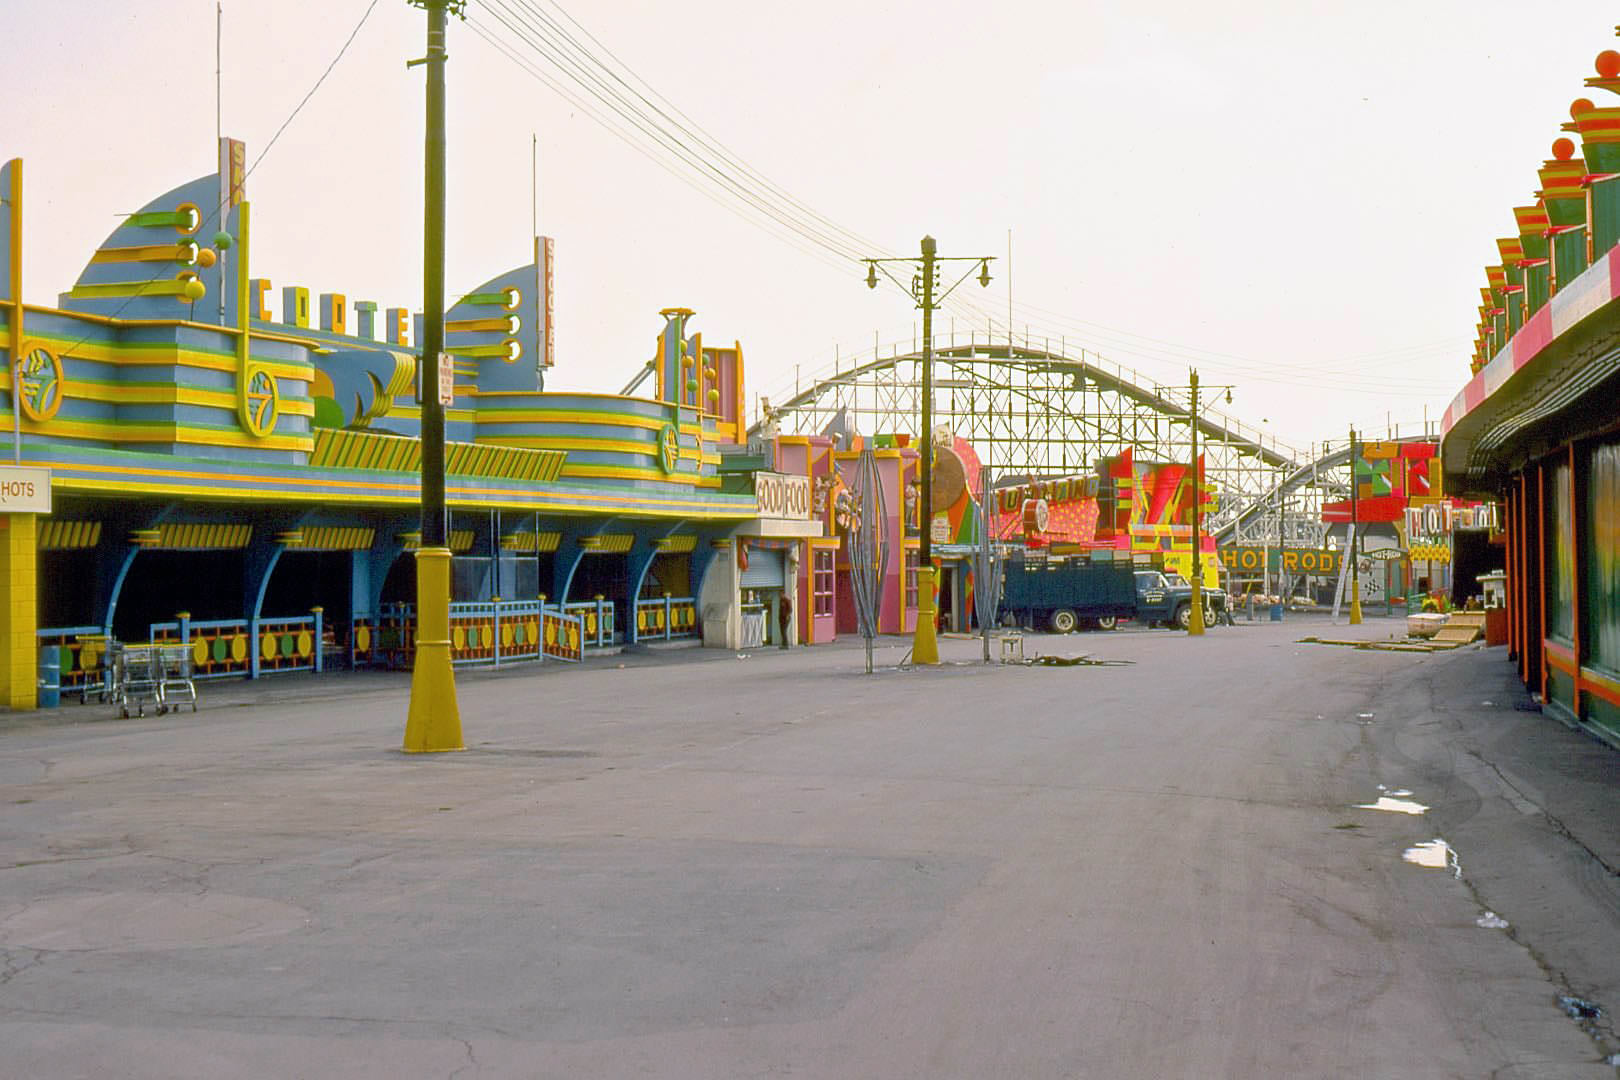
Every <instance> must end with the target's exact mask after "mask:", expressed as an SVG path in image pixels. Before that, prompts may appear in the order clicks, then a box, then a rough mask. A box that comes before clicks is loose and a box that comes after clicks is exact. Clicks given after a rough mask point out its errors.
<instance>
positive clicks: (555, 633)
mask: <svg viewBox="0 0 1620 1080" xmlns="http://www.w3.org/2000/svg"><path fill="white" fill-rule="evenodd" d="M540 624H541V630H540V633H541V639H540V640H541V647H542V648H543V649H544V651H545V654H546V655H547V656H549V657H552V658H553V659H556V660H567V661H569V662H570V663H575V664H577V663H579V662H580V661H582V660H584V659H585V620H584V619H582V618H580V617H579V616H578V615H570V614H568V613H567V612H565V611H563V610H562V609H561V608H553V607H548V608H546V609H544V610H543V611H542V612H541V614H540Z"/></svg>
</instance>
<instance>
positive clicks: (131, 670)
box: [109, 643, 197, 717]
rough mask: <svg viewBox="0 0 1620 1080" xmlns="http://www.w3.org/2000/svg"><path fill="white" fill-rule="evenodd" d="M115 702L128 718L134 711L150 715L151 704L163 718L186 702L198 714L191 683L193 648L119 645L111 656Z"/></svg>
mask: <svg viewBox="0 0 1620 1080" xmlns="http://www.w3.org/2000/svg"><path fill="white" fill-rule="evenodd" d="M109 658H110V661H111V663H110V670H111V673H112V674H111V684H112V693H111V697H112V703H113V704H114V705H117V706H118V708H119V711H120V712H122V713H123V715H124V716H126V717H127V716H128V715H129V711H130V709H131V708H133V709H134V710H135V715H136V716H145V715H146V706H147V704H148V703H150V704H152V705H154V706H156V708H157V711H158V713H159V715H161V714H163V713H166V712H168V711H169V710H170V709H176V710H178V709H179V708H180V706H181V705H182V704H183V703H185V702H188V701H189V702H190V703H191V711H192V712H196V711H197V686H196V684H195V683H194V682H192V681H191V647H190V646H189V645H176V644H162V643H149V644H145V645H123V644H121V645H117V646H115V647H114V648H113V649H112V650H111V651H110V653H109Z"/></svg>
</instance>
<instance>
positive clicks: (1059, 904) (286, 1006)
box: [0, 616, 1620, 1080]
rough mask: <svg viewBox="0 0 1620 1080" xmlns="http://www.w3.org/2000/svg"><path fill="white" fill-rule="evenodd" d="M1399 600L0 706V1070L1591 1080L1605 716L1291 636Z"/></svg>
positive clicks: (1618, 954) (1603, 848) (1478, 669)
mask: <svg viewBox="0 0 1620 1080" xmlns="http://www.w3.org/2000/svg"><path fill="white" fill-rule="evenodd" d="M1399 629H1400V624H1399V620H1389V621H1385V620H1382V619H1380V618H1377V617H1373V618H1370V619H1369V620H1368V622H1367V623H1366V624H1364V625H1363V626H1361V627H1357V628H1353V629H1352V628H1346V627H1338V628H1329V627H1328V625H1327V622H1326V619H1325V618H1324V617H1320V616H1305V617H1291V618H1290V620H1289V621H1288V622H1286V623H1282V624H1270V623H1258V624H1244V623H1240V624H1239V625H1238V626H1237V627H1220V628H1215V629H1212V630H1211V631H1210V633H1209V634H1208V635H1207V636H1206V637H1205V638H1203V639H1190V638H1187V637H1185V636H1184V635H1180V634H1175V633H1171V632H1167V631H1145V630H1135V631H1122V632H1116V633H1112V634H1103V633H1094V634H1080V635H1073V636H1070V637H1067V638H1054V637H1040V636H1030V637H1028V638H1026V639H1025V645H1026V651H1027V652H1028V653H1029V654H1030V655H1033V654H1034V653H1036V652H1043V653H1046V654H1049V655H1065V656H1075V655H1079V654H1088V655H1089V656H1090V657H1092V658H1093V659H1098V660H1113V661H1125V662H1127V663H1123V664H1121V665H1118V666H1072V667H1069V666H1064V667H1044V666H1028V667H1026V666H1011V665H1009V666H1002V665H990V666H985V665H983V664H980V663H978V662H977V661H978V658H979V656H980V646H979V644H978V642H977V641H972V640H960V639H947V640H945V641H944V642H943V643H942V652H943V654H944V658H945V660H946V661H947V663H946V665H945V666H943V667H941V668H940V669H938V670H933V671H911V670H900V669H897V668H896V667H895V665H896V664H897V663H898V662H899V660H900V659H901V657H902V656H903V655H904V652H905V650H904V643H902V642H899V641H897V640H885V641H882V642H880V644H879V648H878V652H877V659H878V663H879V667H880V669H879V671H878V672H877V673H875V674H874V675H871V676H866V675H864V674H862V673H861V670H862V663H863V655H862V653H861V650H860V648H859V643H858V641H857V642H850V641H846V642H841V643H839V644H838V645H836V646H833V647H828V648H818V649H799V650H795V651H794V652H792V653H791V654H784V653H780V652H777V651H775V650H766V651H761V652H755V653H752V654H747V655H746V657H744V656H741V655H738V654H732V653H725V652H716V651H712V650H696V649H685V650H676V651H655V652H652V653H649V654H640V655H626V656H620V657H603V658H598V659H594V660H592V661H591V662H589V663H587V664H586V665H584V666H583V667H572V668H565V667H561V666H548V667H546V668H545V669H543V670H542V669H538V668H533V667H529V668H514V669H505V670H502V671H501V672H498V673H494V672H491V673H472V672H461V673H459V674H458V683H459V697H460V701H461V705H462V715H463V727H464V731H465V735H466V740H467V744H468V750H467V751H466V752H464V753H457V754H443V755H428V756H407V755H403V754H401V753H399V752H398V749H397V748H398V746H399V743H400V739H401V737H402V734H403V728H404V718H405V710H406V705H407V700H408V679H407V678H406V677H405V676H403V675H385V674H361V675H329V676H326V677H324V678H319V679H315V678H302V677H292V678H287V679H282V680H265V681H263V682H261V683H258V684H251V685H250V684H244V683H233V684H229V685H205V686H204V687H203V690H202V694H203V699H202V711H201V712H199V713H197V714H196V715H193V714H191V713H189V712H186V713H182V714H179V715H176V716H163V717H153V716H147V717H145V718H135V719H129V720H124V719H120V718H117V717H116V716H114V715H113V713H112V711H111V710H109V709H107V708H106V707H104V706H96V705H93V704H92V705H89V706H83V707H80V706H77V705H75V706H69V707H67V708H64V709H62V710H59V711H58V712H56V713H54V714H49V715H46V714H40V715H34V716H21V715H18V716H0V811H3V816H0V1077H4V1078H13V1077H15V1078H36V1077H38V1078H51V1080H57V1078H71V1077H94V1078H102V1077H128V1078H140V1080H147V1078H151V1080H158V1078H162V1080H178V1078H191V1077H197V1078H203V1077H207V1078H219V1077H235V1076H244V1077H270V1076H273V1077H307V1078H318V1077H320V1078H324V1077H344V1078H355V1077H390V1078H393V1077H454V1078H459V1080H471V1078H475V1077H512V1078H525V1077H558V1078H563V1077H567V1078H580V1077H602V1078H619V1077H631V1076H646V1077H672V1078H674V1077H681V1078H685V1077H690V1078H694V1080H695V1078H705V1080H708V1078H730V1077H739V1078H740V1077H764V1076H796V1077H817V1078H820V1077H825V1078H865V1077H872V1078H883V1080H891V1078H908V1077H915V1078H924V1077H927V1078H942V1077H943V1078H957V1077H960V1078H964V1080H966V1078H974V1080H978V1078H985V1077H1017V1078H1027V1077H1037V1078H1045V1077H1054V1078H1078V1077H1088V1078H1089V1077H1096V1078H1108V1080H1119V1078H1138V1077H1139V1078H1144V1080H1145V1078H1163V1077H1243V1078H1252V1077H1270V1076H1288V1077H1351V1076H1353V1077H1392V1078H1395V1077H1398V1078H1403V1080H1405V1078H1430V1077H1434V1078H1442V1077H1444V1078H1451V1077H1465V1078H1475V1077H1498V1078H1501V1080H1528V1078H1542V1077H1550V1078H1563V1077H1570V1078H1583V1077H1593V1078H1597V1077H1607V1078H1610V1080H1613V1078H1614V1077H1615V1076H1616V1075H1617V1071H1616V1068H1615V1067H1614V1066H1612V1065H1610V1064H1607V1063H1606V1059H1607V1058H1609V1057H1610V1056H1611V1055H1615V1054H1620V1039H1617V1037H1616V1028H1615V1025H1614V1023H1613V1021H1612V1015H1613V1010H1614V1009H1616V1008H1620V873H1617V870H1620V812H1617V809H1616V808H1617V807H1620V798H1617V796H1620V754H1617V753H1616V752H1615V751H1613V750H1611V749H1609V748H1607V747H1604V746H1601V745H1599V744H1598V743H1596V742H1594V741H1592V740H1590V739H1589V738H1587V737H1586V736H1584V735H1583V734H1581V733H1578V732H1574V731H1571V730H1569V729H1567V728H1565V727H1563V726H1562V725H1560V724H1558V723H1557V722H1555V721H1553V720H1551V719H1548V718H1545V717H1543V716H1541V715H1540V714H1539V713H1537V712H1533V711H1527V709H1528V700H1527V698H1526V696H1525V694H1524V691H1523V690H1522V689H1521V688H1519V687H1518V686H1517V685H1516V684H1515V683H1514V682H1513V679H1512V673H1511V667H1510V665H1509V664H1508V663H1507V661H1506V658H1505V654H1504V651H1503V650H1501V649H1484V648H1467V649H1463V650H1460V651H1457V652H1453V653H1440V654H1432V655H1414V654H1408V653H1395V652H1371V651H1359V650H1353V649H1347V648H1337V647H1332V646H1323V645H1310V644H1301V643H1299V642H1298V641H1297V639H1298V638H1299V637H1301V636H1304V635H1306V634H1324V635H1326V634H1331V635H1332V636H1352V635H1354V636H1360V637H1385V636H1389V635H1390V634H1393V633H1396V632H1398V631H1399ZM1381 795H1388V796H1390V797H1391V798H1392V799H1395V800H1399V801H1406V802H1411V803H1415V804H1418V805H1420V806H1422V807H1426V810H1424V811H1422V812H1420V813H1389V812H1383V811H1379V810H1373V809H1367V808H1364V807H1365V806H1366V805H1367V804H1372V803H1375V802H1377V800H1378V799H1379V797H1380V796H1381ZM1437 839H1440V840H1444V841H1445V844H1446V845H1447V849H1448V850H1449V851H1450V852H1451V853H1452V856H1451V857H1450V858H1449V859H1448V860H1446V863H1445V865H1444V866H1441V867H1436V868H1430V867H1426V866H1423V865H1419V864H1417V863H1414V862H1411V861H1408V860H1407V859H1406V858H1403V856H1404V855H1406V854H1407V853H1408V852H1412V851H1415V850H1416V849H1417V847H1418V845H1420V844H1425V843H1429V842H1431V841H1434V840H1437ZM1492 916H1494V919H1493V918H1492ZM1502 922H1505V923H1506V926H1505V927H1504V926H1502V925H1500V924H1501V923H1502ZM1563 999H1578V1000H1579V1001H1580V1002H1583V1003H1588V1004H1590V1005H1591V1006H1595V1007H1596V1009H1597V1010H1598V1014H1597V1015H1588V1016H1580V1015H1576V1016H1573V1017H1572V1016H1570V1015H1568V1014H1567V1013H1568V1012H1569V1011H1574V1012H1576V1013H1577V1014H1578V1013H1579V1012H1580V1011H1581V1010H1579V1009H1573V1010H1571V1009H1568V1008H1567V1007H1566V1005H1565V1004H1561V1002H1562V1001H1563Z"/></svg>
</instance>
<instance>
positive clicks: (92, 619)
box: [38, 550, 102, 627]
mask: <svg viewBox="0 0 1620 1080" xmlns="http://www.w3.org/2000/svg"><path fill="white" fill-rule="evenodd" d="M38 574H39V583H40V588H39V625H40V626H41V627H53V626H99V625H101V616H102V612H100V611H98V610H96V552H95V551H93V550H81V551H42V552H40V553H39V569H38Z"/></svg>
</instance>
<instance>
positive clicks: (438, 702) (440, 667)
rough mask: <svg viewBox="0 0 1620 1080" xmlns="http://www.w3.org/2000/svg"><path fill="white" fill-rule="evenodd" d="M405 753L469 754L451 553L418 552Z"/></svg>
mask: <svg viewBox="0 0 1620 1080" xmlns="http://www.w3.org/2000/svg"><path fill="white" fill-rule="evenodd" d="M404 749H405V752H406V753H407V754H430V753H434V752H436V751H440V750H465V749H466V747H465V746H463V745H462V742H461V706H460V705H459V704H457V702H456V673H455V669H454V668H453V667H451V665H450V549H449V548H422V549H421V550H420V551H418V552H417V553H416V664H415V666H414V667H413V668H412V669H411V711H410V715H409V717H408V718H407V719H406V721H405V747H404Z"/></svg>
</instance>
